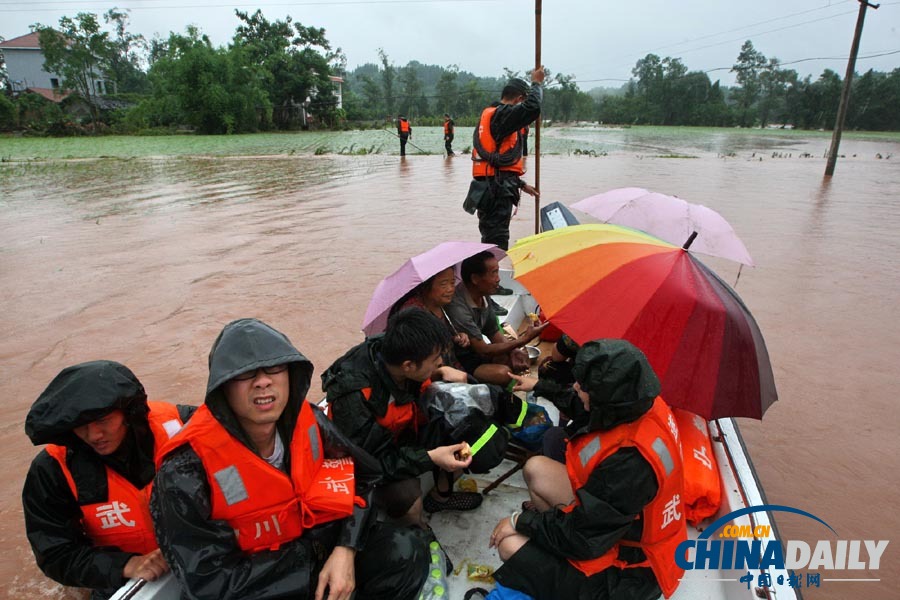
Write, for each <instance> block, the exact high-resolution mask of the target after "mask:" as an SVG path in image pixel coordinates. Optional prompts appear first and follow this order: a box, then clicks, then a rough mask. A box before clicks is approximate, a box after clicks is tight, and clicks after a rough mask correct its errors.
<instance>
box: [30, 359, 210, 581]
mask: <svg viewBox="0 0 900 600" xmlns="http://www.w3.org/2000/svg"><path fill="white" fill-rule="evenodd" d="M194 408H195V407H193V406H177V407H176V406H175V405H173V404H168V403H165V402H147V395H146V394H145V393H144V386H143V385H141V382H140V381H138V379H137V377H135V375H134V373H132V372H131V371H130V370H129V369H128V368H127V367H125V366H124V365H121V364H119V363H117V362H113V361H108V360H99V361H93V362H87V363H82V364H78V365H74V366H71V367H68V368H66V369H63V370H62V371H61V372H60V373H59V375H57V376H56V377H55V378H54V379H53V381H52V382H50V385H49V386H47V389H45V390H44V391H43V392H42V393H41V395H40V396H39V397H38V399H37V400H36V401H35V403H34V405H32V407H31V410H29V411H28V416H27V417H26V418H25V433H27V434H28V437H29V438H31V441H32V442H33V443H34V444H35V445H38V444H48V445H47V447H46V448H44V450H43V451H41V452H40V453H39V454H38V455H37V457H35V459H34V461H33V462H32V463H31V468H30V469H29V470H28V475H27V476H26V479H25V486H24V489H23V490H22V503H23V505H24V511H25V530H26V532H27V533H28V541H29V542H30V543H31V548H32V550H33V551H34V556H35V558H36V559H37V563H38V566H39V567H40V568H41V570H42V571H43V572H44V573H45V574H46V575H47V576H48V577H50V578H52V579H54V580H56V581H58V582H59V583H61V584H63V585H70V586H76V587H86V588H92V589H93V590H94V598H105V597H109V596H111V595H112V594H113V593H114V592H115V591H116V589H117V588H119V587H120V586H122V585H123V584H124V583H125V582H126V581H127V580H128V579H129V578H131V577H141V578H143V579H146V580H148V581H152V580H154V579H156V578H158V577H159V576H160V575H162V574H163V573H165V572H167V571H168V570H169V568H168V566H167V565H166V561H165V560H164V559H163V557H162V554H161V553H160V551H159V549H158V548H157V545H156V539H155V538H154V535H153V524H152V523H151V520H150V511H149V507H148V505H149V500H150V486H151V483H152V481H153V476H154V474H155V473H156V465H155V463H154V458H155V453H156V452H157V451H158V450H159V448H160V447H161V446H162V444H163V443H164V442H165V441H166V440H168V438H169V437H170V436H171V435H174V434H175V432H177V431H178V430H179V429H180V428H181V425H182V424H183V422H184V421H185V420H187V419H188V418H189V417H190V415H191V413H193V411H194Z"/></svg>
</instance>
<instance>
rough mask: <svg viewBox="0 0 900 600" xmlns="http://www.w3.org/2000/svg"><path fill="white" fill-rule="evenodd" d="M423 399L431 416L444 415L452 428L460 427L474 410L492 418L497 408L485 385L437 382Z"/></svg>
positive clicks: (430, 387) (429, 387)
mask: <svg viewBox="0 0 900 600" xmlns="http://www.w3.org/2000/svg"><path fill="white" fill-rule="evenodd" d="M422 399H423V401H424V403H425V408H426V409H427V410H428V412H429V414H430V415H435V413H438V414H440V415H442V416H443V418H444V420H445V421H446V423H447V425H448V426H450V427H451V428H454V427H459V425H460V424H461V423H462V422H463V420H464V419H465V418H466V417H468V416H469V414H470V413H471V411H472V409H476V410H478V411H480V412H481V413H482V414H483V415H485V416H487V417H490V416H492V415H493V414H494V410H495V408H496V404H495V402H494V401H493V399H492V398H491V390H490V388H488V386H487V385H485V384H483V383H479V384H474V385H473V384H470V383H448V382H446V381H435V382H434V383H432V384H431V385H430V386H428V388H427V389H426V390H425V393H424V394H423V396H422Z"/></svg>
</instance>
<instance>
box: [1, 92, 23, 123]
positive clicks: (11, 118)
mask: <svg viewBox="0 0 900 600" xmlns="http://www.w3.org/2000/svg"><path fill="white" fill-rule="evenodd" d="M18 126H19V111H18V109H17V108H16V105H15V103H14V102H13V101H12V100H10V99H9V96H7V95H6V94H4V93H0V131H12V130H13V129H15V128H16V127H18Z"/></svg>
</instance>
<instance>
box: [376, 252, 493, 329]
mask: <svg viewBox="0 0 900 600" xmlns="http://www.w3.org/2000/svg"><path fill="white" fill-rule="evenodd" d="M484 250H488V251H490V252H492V253H493V254H494V256H496V257H497V260H500V259H502V258H503V257H504V256H506V253H505V252H504V251H503V250H501V249H500V248H498V247H497V246H495V245H494V244H481V243H477V242H444V243H442V244H438V245H437V246H435V247H434V248H432V249H431V250H429V251H428V252H423V253H422V254H419V255H417V256H413V257H412V258H410V259H409V260H407V261H406V262H405V263H403V265H402V266H401V267H400V268H399V269H397V270H396V271H394V272H393V273H391V274H390V275H388V276H387V277H385V278H384V279H382V280H381V283H379V284H378V287H376V288H375V293H373V294H372V299H371V300H369V307H368V308H367V309H366V316H365V317H364V318H363V324H362V330H363V332H364V333H365V334H366V335H374V334H376V333H380V332H382V331H384V328H385V327H386V326H387V320H388V316H389V314H390V312H391V307H392V306H393V305H394V304H395V303H396V302H397V300H399V299H400V298H402V297H403V296H405V295H406V294H407V293H408V292H410V291H411V290H412V289H413V288H414V287H416V286H417V285H419V284H420V283H422V282H423V281H425V280H426V279H428V278H429V277H431V276H432V275H436V274H437V273H440V272H441V271H443V270H444V269H446V268H447V267H452V266H455V265H457V264H458V263H461V262H462V261H463V260H465V259H467V258H469V257H470V256H474V255H476V254H478V253H479V252H482V251H484ZM458 276H459V273H458V272H457V277H458Z"/></svg>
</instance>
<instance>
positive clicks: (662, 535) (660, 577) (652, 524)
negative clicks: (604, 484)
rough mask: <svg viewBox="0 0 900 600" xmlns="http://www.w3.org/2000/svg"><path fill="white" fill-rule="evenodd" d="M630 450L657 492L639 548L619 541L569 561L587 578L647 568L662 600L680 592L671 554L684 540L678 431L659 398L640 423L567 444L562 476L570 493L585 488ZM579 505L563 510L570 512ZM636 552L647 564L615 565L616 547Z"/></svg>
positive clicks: (678, 571) (645, 514)
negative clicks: (604, 465)
mask: <svg viewBox="0 0 900 600" xmlns="http://www.w3.org/2000/svg"><path fill="white" fill-rule="evenodd" d="M626 447H634V448H637V449H638V451H640V453H641V456H643V457H644V458H645V459H646V460H647V462H649V463H650V464H651V465H652V467H653V472H654V473H655V474H656V481H657V482H658V483H659V491H658V492H657V494H656V496H655V497H654V498H653V500H651V501H650V503H649V504H647V506H645V507H644V510H643V511H642V513H641V515H640V519H642V520H643V533H642V535H641V540H640V542H631V541H628V540H620V541H619V542H618V543H617V544H616V545H614V546H613V547H612V548H610V549H609V551H607V552H606V553H605V554H603V555H602V556H598V557H597V558H592V559H589V560H574V559H569V562H570V563H572V565H573V566H575V568H577V569H578V570H579V571H581V572H582V573H584V574H585V575H587V576H591V575H594V574H595V573H599V572H600V571H602V570H604V569H607V568H609V567H616V568H619V569H628V568H634V567H650V568H651V569H653V574H654V575H655V576H656V580H657V582H658V583H659V587H660V588H661V589H662V591H663V594H664V595H665V596H666V598H668V597H670V596H671V595H672V594H673V593H674V592H675V589H676V588H677V587H678V583H679V581H678V580H679V579H680V578H681V577H682V575H683V574H684V570H683V569H680V568H679V567H678V566H677V565H676V564H675V550H676V548H677V547H678V544H680V543H681V542H683V541H684V540H686V539H687V528H686V526H685V518H684V517H685V509H684V502H683V500H682V498H683V496H684V489H683V480H682V464H681V449H680V447H679V442H678V426H677V425H676V424H675V418H674V417H673V416H672V412H671V411H670V410H669V407H668V406H667V405H666V403H665V402H663V400H662V399H661V398H659V397H657V398H656V400H655V401H654V403H653V407H652V408H651V409H650V410H649V411H647V413H645V414H644V415H643V416H642V417H641V418H640V419H638V420H637V421H634V422H632V423H625V424H623V425H619V426H617V427H614V428H613V429H610V430H609V431H596V432H591V433H587V434H584V435H579V436H578V437H576V438H575V439H573V440H572V441H570V442H569V447H568V449H567V450H566V470H567V471H568V472H569V480H570V481H571V483H572V489H573V490H576V491H577V490H578V489H580V488H582V487H584V485H585V484H586V483H587V480H588V478H589V477H590V475H591V472H592V471H593V470H594V468H595V467H597V465H599V464H600V462H602V461H603V460H604V459H605V458H607V457H608V456H611V455H612V454H613V453H615V452H616V451H617V450H618V449H620V448H626ZM578 504H579V502H578V496H577V495H576V496H575V502H573V503H572V504H571V505H569V506H568V507H566V508H565V509H564V510H565V511H567V512H568V511H571V510H573V509H574V508H575V506H577V505H578ZM620 545H621V546H634V547H638V548H640V549H641V550H642V551H643V552H644V554H645V555H646V557H647V560H646V561H644V562H640V563H628V562H625V561H623V560H620V559H619V546H620Z"/></svg>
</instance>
